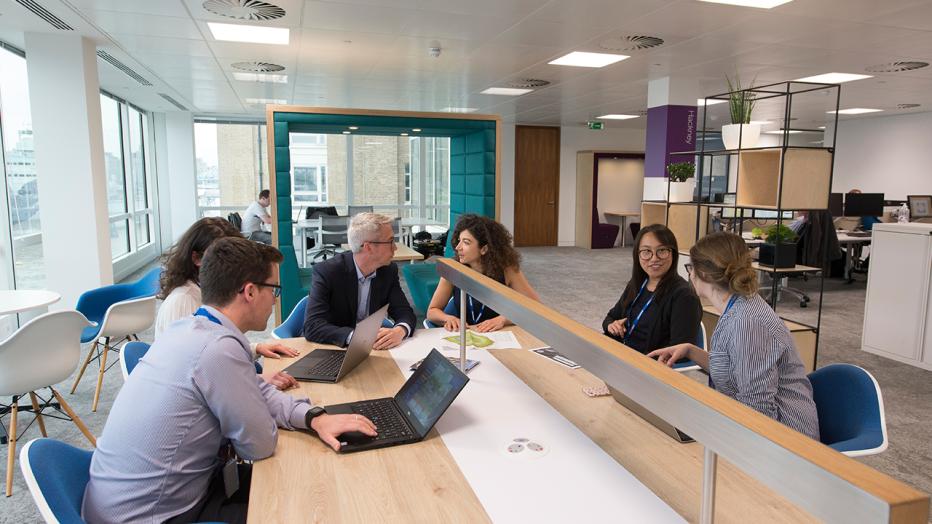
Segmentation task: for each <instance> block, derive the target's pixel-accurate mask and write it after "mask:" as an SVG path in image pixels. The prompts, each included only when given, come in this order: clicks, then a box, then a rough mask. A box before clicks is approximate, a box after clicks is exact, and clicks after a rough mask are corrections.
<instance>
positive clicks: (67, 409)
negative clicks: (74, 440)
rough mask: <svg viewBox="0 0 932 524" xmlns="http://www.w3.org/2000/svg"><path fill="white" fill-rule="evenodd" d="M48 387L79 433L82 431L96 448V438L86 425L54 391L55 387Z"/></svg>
mask: <svg viewBox="0 0 932 524" xmlns="http://www.w3.org/2000/svg"><path fill="white" fill-rule="evenodd" d="M49 389H51V390H52V395H54V396H55V399H56V400H58V403H59V404H61V408H62V409H63V410H65V413H67V414H68V416H69V417H71V421H72V422H74V425H75V426H78V429H80V430H81V433H84V436H85V437H87V440H89V441H90V442H91V445H92V446H94V447H95V448H96V447H97V439H96V438H95V437H94V434H93V433H91V431H90V430H89V429H87V426H85V425H84V422H83V421H82V420H81V419H80V418H79V417H78V415H77V414H76V413H75V412H74V410H73V409H71V406H69V405H68V403H67V402H65V399H64V398H62V396H61V395H60V394H59V393H58V392H57V391H55V388H51V387H50V388H49Z"/></svg>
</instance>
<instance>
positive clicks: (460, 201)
mask: <svg viewBox="0 0 932 524" xmlns="http://www.w3.org/2000/svg"><path fill="white" fill-rule="evenodd" d="M467 209H468V208H467V207H466V195H450V212H451V213H454V212H455V213H459V214H463V213H466V210H467ZM454 224H456V222H452V221H451V222H450V227H453V225H454Z"/></svg>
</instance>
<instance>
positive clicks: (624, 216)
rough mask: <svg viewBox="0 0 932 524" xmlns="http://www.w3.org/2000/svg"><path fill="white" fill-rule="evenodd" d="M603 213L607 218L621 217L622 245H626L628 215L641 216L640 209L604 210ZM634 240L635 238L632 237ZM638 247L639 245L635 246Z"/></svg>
mask: <svg viewBox="0 0 932 524" xmlns="http://www.w3.org/2000/svg"><path fill="white" fill-rule="evenodd" d="M603 214H604V215H605V218H606V219H607V218H608V217H617V218H620V219H621V247H625V235H627V234H628V217H639V216H641V212H640V211H604V212H603ZM631 241H632V242H633V241H634V239H633V238H632V239H631ZM635 247H637V246H635Z"/></svg>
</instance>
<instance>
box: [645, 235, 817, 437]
mask: <svg viewBox="0 0 932 524" xmlns="http://www.w3.org/2000/svg"><path fill="white" fill-rule="evenodd" d="M689 256H690V259H691V260H690V262H691V264H687V265H686V270H687V271H688V272H689V275H690V281H691V282H692V284H693V286H694V287H695V288H696V293H698V294H699V296H700V297H701V298H703V299H705V301H706V302H707V303H711V304H712V306H713V307H714V308H715V309H716V310H717V311H718V312H719V313H720V314H721V317H720V318H719V321H718V325H717V326H716V327H715V332H714V333H713V334H712V341H711V344H710V346H711V348H710V351H709V352H708V353H706V352H705V351H703V350H701V349H699V348H698V347H696V346H694V345H693V344H677V345H675V346H671V347H668V348H663V349H658V350H656V351H653V352H651V353H650V354H648V356H652V357H657V359H658V360H659V361H660V362H662V363H664V364H667V365H672V364H673V363H674V362H676V361H677V360H679V359H680V358H683V357H686V358H689V359H691V360H693V361H695V362H696V363H697V364H699V365H700V366H702V368H703V369H704V370H706V371H707V372H708V373H709V384H710V385H711V386H712V387H713V388H715V389H716V390H717V391H719V392H721V393H723V394H725V395H727V396H729V397H731V398H733V399H735V400H737V401H738V402H741V403H742V404H745V405H747V406H750V407H751V408H754V409H755V410H757V411H759V412H761V413H763V414H764V415H767V416H768V417H770V418H772V419H774V420H777V421H779V422H781V423H783V424H786V425H787V426H789V427H791V428H793V429H795V430H797V431H799V432H800V433H803V434H805V435H808V436H810V437H812V438H814V439H816V440H818V439H819V420H818V415H817V413H816V407H815V403H814V402H813V400H812V384H811V383H810V382H809V378H808V377H806V371H805V368H803V364H802V361H801V360H800V359H799V354H798V353H797V352H796V347H795V345H794V344H793V338H792V337H791V336H790V332H789V330H788V329H787V328H786V325H785V324H784V323H783V321H782V320H781V319H780V317H778V316H777V314H776V313H775V312H774V311H773V309H771V308H770V306H768V305H767V303H766V302H764V300H763V299H762V298H761V297H760V295H758V294H757V274H756V272H755V271H754V269H753V268H752V267H751V255H750V253H749V252H748V249H747V247H746V246H745V245H744V241H743V240H742V239H741V237H739V236H737V235H734V234H731V233H713V234H711V235H708V236H706V237H704V238H702V239H700V240H699V241H698V242H697V243H696V245H694V246H693V247H692V249H690V250H689Z"/></svg>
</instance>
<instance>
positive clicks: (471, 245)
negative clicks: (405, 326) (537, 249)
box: [427, 214, 540, 333]
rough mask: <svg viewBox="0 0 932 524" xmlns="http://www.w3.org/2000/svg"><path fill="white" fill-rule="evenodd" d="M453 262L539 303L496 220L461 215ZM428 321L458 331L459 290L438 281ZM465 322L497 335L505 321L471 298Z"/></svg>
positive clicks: (507, 233)
mask: <svg viewBox="0 0 932 524" xmlns="http://www.w3.org/2000/svg"><path fill="white" fill-rule="evenodd" d="M452 245H453V249H454V250H455V252H456V261H457V262H459V263H461V264H465V265H467V266H469V267H470V268H472V269H475V270H476V271H478V272H480V273H482V274H483V275H485V276H487V277H489V278H491V279H494V280H497V281H498V282H501V283H502V284H505V285H506V286H508V287H510V288H511V289H514V290H515V291H517V292H518V293H521V294H522V295H524V296H526V297H528V298H532V299H534V300H537V301H539V300H540V296H538V295H537V292H536V291H534V288H532V287H531V284H530V283H528V281H527V278H525V276H524V273H522V272H521V267H520V264H521V255H520V254H519V253H518V251H517V250H515V248H514V246H513V245H512V239H511V233H509V232H508V230H507V229H505V226H503V225H501V224H500V223H498V222H496V221H495V220H493V219H491V218H488V217H484V216H481V215H473V214H468V215H463V216H461V217H460V219H459V220H458V221H457V222H456V227H455V228H454V229H453V240H452ZM427 320H429V321H430V322H432V323H434V324H436V325H439V326H443V327H445V328H446V329H447V330H449V331H456V330H459V328H460V290H459V288H456V287H454V286H453V284H451V283H450V282H448V281H447V280H446V279H444V278H441V279H440V284H439V285H438V286H437V290H436V291H434V296H433V298H432V299H431V301H430V306H429V307H428V308H427ZM466 322H467V323H468V324H469V325H470V326H473V329H475V330H476V331H478V332H480V333H481V332H486V331H496V330H499V329H501V328H503V327H505V326H506V325H508V323H509V321H508V319H507V318H505V317H503V316H501V315H499V314H498V312H496V311H494V310H492V308H490V307H488V306H486V305H485V304H482V303H481V302H479V301H478V300H475V299H473V298H472V297H467V301H466Z"/></svg>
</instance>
